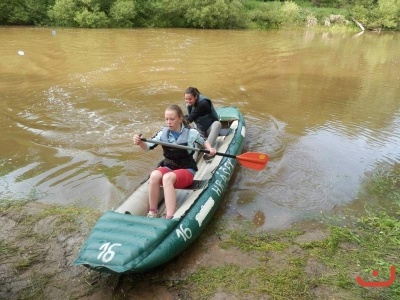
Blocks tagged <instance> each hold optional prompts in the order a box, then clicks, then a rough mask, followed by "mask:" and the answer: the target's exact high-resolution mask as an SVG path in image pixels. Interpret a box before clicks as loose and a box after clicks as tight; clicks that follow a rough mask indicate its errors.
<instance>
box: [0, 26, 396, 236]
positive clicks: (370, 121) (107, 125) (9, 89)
mask: <svg viewBox="0 0 400 300" xmlns="http://www.w3.org/2000/svg"><path fill="white" fill-rule="evenodd" d="M0 41H1V47H0V112H1V114H0V124H1V148H0V195H1V197H2V199H6V198H12V199H18V198H26V197H29V198H31V199H35V200H37V201H41V202H46V203H57V204H70V203H77V204H78V205H80V206H87V207H92V208H95V209H99V210H101V211H106V210H108V209H111V208H112V207H114V206H115V205H116V204H117V203H118V202H119V201H120V200H121V199H122V198H123V197H124V196H125V195H126V194H127V193H128V192H129V191H130V190H131V189H132V188H134V187H135V186H136V185H138V184H139V182H140V181H141V180H143V179H144V178H145V177H146V176H147V174H148V173H149V172H150V171H151V170H152V168H153V167H154V166H155V164H156V162H158V161H159V160H160V159H161V156H162V153H161V151H160V149H157V150H156V151H152V152H151V153H144V152H143V151H142V150H141V149H140V148H139V147H135V146H134V145H133V143H132V141H131V137H132V136H133V134H135V133H143V135H144V136H145V137H150V136H151V134H153V133H154V132H155V131H157V130H159V128H160V127H161V126H162V125H163V122H164V121H163V119H164V110H165V108H166V107H167V106H169V105H170V104H179V105H181V106H182V107H184V99H183V91H184V90H185V89H186V87H188V86H195V87H197V88H198V89H199V90H200V91H201V92H202V93H203V94H205V95H207V96H208V97H210V98H211V99H213V101H214V105H215V106H216V107H217V108H218V107H222V106H227V105H234V106H237V107H238V108H239V109H240V110H241V112H242V113H243V115H244V117H245V119H246V124H247V132H246V133H247V136H246V145H245V149H244V151H245V152H247V151H254V152H264V153H268V154H269V156H270V162H269V163H268V165H267V168H266V169H264V170H262V171H254V170H251V169H248V168H245V167H243V166H239V167H238V168H237V169H236V172H235V176H234V178H232V181H231V186H230V188H229V191H228V193H227V194H226V195H225V198H224V201H223V209H224V216H226V217H229V216H232V215H241V216H243V217H244V218H246V219H248V220H253V222H254V223H256V224H257V225H258V226H259V227H260V228H261V229H266V230H269V229H276V228H284V227H287V226H289V225H290V224H291V223H293V222H294V221H297V220H302V219H305V218H309V217H312V216H315V215H316V214H320V213H321V212H328V213H329V212H330V211H332V210H333V209H335V207H339V206H343V205H348V204H352V203H355V202H356V201H359V202H360V205H359V209H363V205H362V203H364V202H365V201H369V199H368V196H366V195H363V194H362V192H361V191H362V189H363V183H364V182H365V181H366V180H368V178H370V176H371V174H373V173H374V172H376V171H377V170H379V169H380V168H385V167H386V166H388V165H392V164H394V163H399V162H400V146H399V145H400V97H399V95H400V84H399V82H400V52H399V49H400V34H399V33H373V32H366V33H364V34H360V33H357V32H346V33H343V32H334V31H332V32H329V31H250V30H249V31H234V30H229V31H224V30H188V29H132V30H112V29H108V30H89V29H59V28H29V27H22V28H15V27H2V28H0ZM362 197H366V198H362ZM360 198H361V200H360ZM382 201H385V199H382ZM355 207H356V209H357V205H355Z"/></svg>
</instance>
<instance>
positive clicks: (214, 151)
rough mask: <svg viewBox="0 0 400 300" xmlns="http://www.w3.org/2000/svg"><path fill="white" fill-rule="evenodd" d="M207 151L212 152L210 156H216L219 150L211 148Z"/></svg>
mask: <svg viewBox="0 0 400 300" xmlns="http://www.w3.org/2000/svg"><path fill="white" fill-rule="evenodd" d="M207 150H208V151H210V153H209V155H210V156H214V155H215V153H217V149H215V148H210V149H207Z"/></svg>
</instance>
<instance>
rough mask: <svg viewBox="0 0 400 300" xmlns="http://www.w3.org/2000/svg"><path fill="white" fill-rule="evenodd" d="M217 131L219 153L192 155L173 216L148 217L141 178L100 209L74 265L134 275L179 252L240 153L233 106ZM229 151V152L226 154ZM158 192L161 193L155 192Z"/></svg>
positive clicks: (209, 211) (208, 213) (216, 199)
mask: <svg viewBox="0 0 400 300" xmlns="http://www.w3.org/2000/svg"><path fill="white" fill-rule="evenodd" d="M217 112H218V115H219V119H220V121H221V124H222V129H221V131H220V132H219V135H218V138H217V141H216V144H215V148H217V151H218V152H219V153H224V154H226V155H227V156H221V155H216V156H215V157H214V158H213V159H211V160H203V158H202V155H201V152H196V153H200V154H199V155H198V156H199V157H197V161H198V168H199V170H198V172H197V173H196V175H195V178H194V179H195V180H194V183H193V184H192V186H190V187H188V188H185V189H179V190H177V210H176V213H175V214H174V217H173V219H170V220H167V219H165V218H164V217H162V215H163V211H164V210H165V205H164V203H163V199H160V206H159V212H160V214H161V217H160V218H147V217H146V214H147V211H148V182H147V180H145V181H144V182H142V183H141V184H140V185H139V186H138V187H137V188H136V189H134V190H133V191H132V192H131V193H130V194H129V195H128V196H127V197H126V198H125V199H124V200H123V201H122V202H121V204H120V205H119V206H118V207H117V208H115V209H113V210H110V211H107V212H105V213H104V214H103V215H102V216H101V217H100V218H99V220H98V221H97V223H96V224H95V226H94V228H93V230H92V232H91V234H90V235H89V237H88V239H87V240H86V242H85V244H84V245H83V246H82V248H81V250H80V253H79V256H78V258H77V259H76V260H75V262H74V264H75V265H84V266H85V267H88V268H90V269H93V270H96V271H99V272H105V273H119V274H123V273H139V272H145V271H149V270H152V269H154V268H157V267H158V266H160V265H162V264H164V263H166V262H168V261H170V260H171V259H173V258H174V257H176V256H178V255H179V254H180V253H182V252H183V251H184V250H185V249H186V248H187V247H188V246H189V245H190V244H191V243H192V242H193V241H195V240H196V238H197V237H198V236H199V235H200V233H201V232H202V231H203V229H204V228H205V226H206V225H207V223H208V222H209V221H210V220H211V218H212V216H213V214H214V213H215V211H216V209H217V207H218V205H219V203H220V201H221V200H222V198H223V196H224V193H225V191H226V190H227V188H228V185H229V181H230V179H231V177H232V174H233V172H234V170H235V167H236V165H237V163H238V162H237V159H235V156H236V155H239V154H240V153H241V152H242V149H243V144H244V139H245V133H246V129H245V121H244V118H243V116H242V114H241V113H240V112H239V110H238V109H237V108H235V107H223V108H220V109H218V110H217ZM229 155H230V156H229ZM160 194H161V195H162V194H163V193H160Z"/></svg>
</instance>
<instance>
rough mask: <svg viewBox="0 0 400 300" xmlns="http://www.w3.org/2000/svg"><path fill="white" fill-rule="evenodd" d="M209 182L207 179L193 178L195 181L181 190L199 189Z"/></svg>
mask: <svg viewBox="0 0 400 300" xmlns="http://www.w3.org/2000/svg"><path fill="white" fill-rule="evenodd" d="M206 184H207V180H193V183H192V184H191V185H189V186H187V187H185V188H181V189H180V190H198V189H201V188H203V187H205V185H206Z"/></svg>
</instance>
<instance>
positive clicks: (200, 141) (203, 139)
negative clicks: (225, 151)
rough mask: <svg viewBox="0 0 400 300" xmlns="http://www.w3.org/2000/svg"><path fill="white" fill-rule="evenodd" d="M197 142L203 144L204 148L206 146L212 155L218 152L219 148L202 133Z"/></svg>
mask: <svg viewBox="0 0 400 300" xmlns="http://www.w3.org/2000/svg"><path fill="white" fill-rule="evenodd" d="M195 142H196V143H198V144H199V145H202V146H203V147H204V148H206V149H207V150H208V151H210V155H211V156H214V155H215V153H217V149H215V148H213V147H212V146H211V144H210V143H209V141H207V140H206V139H205V138H204V137H203V136H202V135H201V134H199V133H198V135H197V138H196V140H195Z"/></svg>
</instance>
